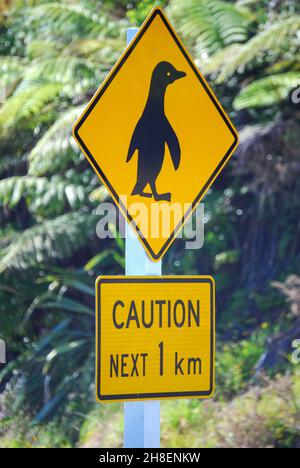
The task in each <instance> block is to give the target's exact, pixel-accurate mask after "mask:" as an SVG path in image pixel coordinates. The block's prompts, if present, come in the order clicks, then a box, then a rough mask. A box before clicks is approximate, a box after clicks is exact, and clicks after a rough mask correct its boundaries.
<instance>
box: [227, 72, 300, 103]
mask: <svg viewBox="0 0 300 468" xmlns="http://www.w3.org/2000/svg"><path fill="white" fill-rule="evenodd" d="M298 86H300V73H299V72H289V73H282V74H280V75H271V76H267V77H266V78H262V79H260V80H256V81H254V82H253V83H251V84H250V85H248V86H246V87H245V88H243V89H242V90H241V92H240V94H239V95H238V96H237V97H236V99H235V101H234V107H235V109H237V110H241V109H245V108H247V107H265V106H272V105H274V104H278V103H279V102H280V101H282V100H284V99H286V98H287V97H288V95H289V93H290V92H291V91H292V90H293V89H294V88H296V87H298Z"/></svg>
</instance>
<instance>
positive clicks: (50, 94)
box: [0, 82, 62, 134]
mask: <svg viewBox="0 0 300 468" xmlns="http://www.w3.org/2000/svg"><path fill="white" fill-rule="evenodd" d="M61 89H62V86H61V84H59V83H47V82H46V83H45V82H31V83H23V84H22V86H19V87H18V88H17V90H16V91H15V93H14V94H13V95H12V96H11V97H10V98H9V99H7V100H6V101H5V103H4V104H3V106H2V107H1V108H0V134H1V133H4V132H5V131H7V130H9V129H10V128H11V127H13V126H15V125H16V124H18V122H19V121H21V120H22V119H27V118H29V117H30V116H37V114H38V113H39V112H40V111H42V110H43V108H44V106H45V105H46V104H47V103H48V102H50V101H53V100H54V99H55V98H56V97H57V96H58V94H59V92H60V91H61Z"/></svg>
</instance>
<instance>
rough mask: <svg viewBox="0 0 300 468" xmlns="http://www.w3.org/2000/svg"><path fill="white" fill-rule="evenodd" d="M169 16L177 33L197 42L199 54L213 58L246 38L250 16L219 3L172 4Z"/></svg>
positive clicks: (204, 0)
mask: <svg viewBox="0 0 300 468" xmlns="http://www.w3.org/2000/svg"><path fill="white" fill-rule="evenodd" d="M169 12H170V15H171V16H172V17H173V18H174V21H175V22H176V23H177V24H178V26H179V32H181V33H182V34H183V35H184V36H186V37H188V38H191V39H193V40H196V41H197V49H198V51H199V54H200V55H201V54H202V53H204V52H205V53H208V54H213V53H214V52H216V51H217V50H219V49H220V48H222V47H224V46H228V45H230V44H232V43H237V42H243V41H245V40H246V38H247V37H248V28H249V22H250V19H251V16H250V15H249V13H246V12H245V11H244V10H242V9H240V8H237V7H236V6H235V5H233V4H232V3H229V2H225V1H222V0H186V1H185V2H182V0H172V1H171V3H170V6H169Z"/></svg>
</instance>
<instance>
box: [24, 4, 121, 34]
mask: <svg viewBox="0 0 300 468" xmlns="http://www.w3.org/2000/svg"><path fill="white" fill-rule="evenodd" d="M27 17H28V23H29V25H30V27H34V28H41V29H42V28H44V29H45V26H46V27H47V28H48V29H49V30H50V31H52V33H55V35H57V34H58V33H60V34H62V35H69V36H71V35H72V36H78V37H82V35H89V36H90V37H91V36H92V37H97V36H98V35H99V34H101V33H103V32H105V33H107V34H110V35H112V36H115V35H117V34H118V33H117V30H118V29H119V27H120V25H119V26H117V25H116V23H115V22H114V21H112V20H110V19H109V18H108V16H107V15H105V14H103V13H102V14H101V15H99V11H98V8H97V5H93V3H91V2H89V3H88V4H87V3H86V4H85V5H84V6H83V5H81V4H72V3H66V2H47V3H42V4H40V5H37V6H35V7H32V8H28V9H27Z"/></svg>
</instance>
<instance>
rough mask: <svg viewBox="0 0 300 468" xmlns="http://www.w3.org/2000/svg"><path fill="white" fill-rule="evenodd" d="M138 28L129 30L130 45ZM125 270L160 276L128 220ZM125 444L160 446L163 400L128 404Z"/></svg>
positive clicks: (159, 269)
mask: <svg viewBox="0 0 300 468" xmlns="http://www.w3.org/2000/svg"><path fill="white" fill-rule="evenodd" d="M137 32H138V29H137V28H130V29H128V30H127V45H128V44H129V43H130V42H131V40H132V39H133V38H134V36H135V34H136V33H137ZM125 265H126V267H125V272H126V275H129V276H139V275H141V276H160V275H161V262H153V261H152V260H150V258H149V257H148V255H147V254H146V252H145V250H144V248H143V247H142V245H141V243H140V241H139V240H138V238H137V236H136V234H135V233H134V232H133V231H132V229H131V227H130V226H129V225H128V223H127V224H126V246H125ZM124 447H125V448H159V447H160V402H159V401H156V400H155V401H145V402H144V401H138V402H129V403H125V404H124Z"/></svg>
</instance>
